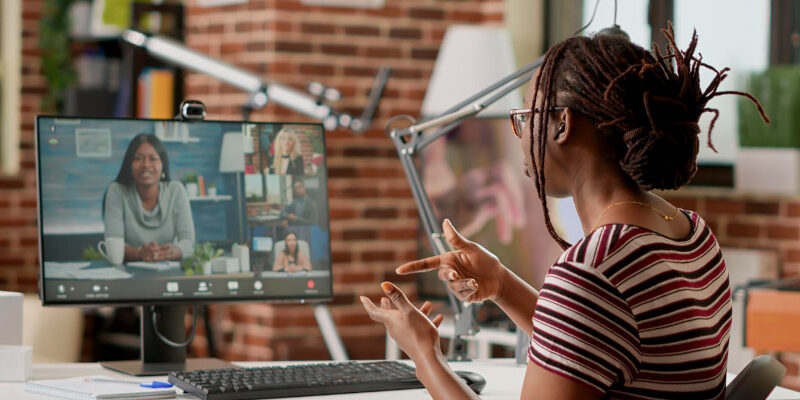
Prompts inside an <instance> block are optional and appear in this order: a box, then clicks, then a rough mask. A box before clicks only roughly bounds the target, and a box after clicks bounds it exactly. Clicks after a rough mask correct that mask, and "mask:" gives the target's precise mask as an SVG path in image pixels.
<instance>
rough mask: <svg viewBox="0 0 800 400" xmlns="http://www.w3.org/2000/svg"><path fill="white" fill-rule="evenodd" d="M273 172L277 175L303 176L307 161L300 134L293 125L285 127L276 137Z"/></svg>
mask: <svg viewBox="0 0 800 400" xmlns="http://www.w3.org/2000/svg"><path fill="white" fill-rule="evenodd" d="M274 153H275V154H274V156H273V159H272V172H273V173H274V174H275V175H292V176H302V175H304V174H305V163H304V162H303V155H302V153H301V151H300V136H299V134H298V132H297V131H296V130H295V129H294V128H292V127H285V128H283V129H281V130H280V132H278V136H277V137H275V147H274Z"/></svg>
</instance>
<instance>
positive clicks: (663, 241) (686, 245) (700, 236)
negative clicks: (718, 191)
mask: <svg viewBox="0 0 800 400" xmlns="http://www.w3.org/2000/svg"><path fill="white" fill-rule="evenodd" d="M680 212H681V214H683V215H684V216H685V218H687V219H688V220H689V222H690V224H691V230H690V232H689V234H688V235H687V236H686V237H683V238H670V237H667V236H664V235H662V234H659V233H658V232H654V231H652V230H650V229H647V228H643V227H641V226H637V225H631V224H608V225H603V226H601V227H599V228H597V229H596V230H594V231H593V232H592V233H590V234H588V235H587V236H585V237H584V238H583V239H581V240H579V241H578V242H576V243H575V244H574V245H572V246H571V247H569V248H568V249H567V250H565V251H564V252H563V253H562V254H561V256H560V257H559V260H558V262H573V263H581V264H585V265H590V266H594V267H596V268H601V267H602V266H603V265H604V264H618V263H619V262H620V261H624V260H626V259H628V258H629V256H630V257H634V256H636V257H640V256H641V255H642V253H646V252H650V251H661V250H665V249H666V250H665V251H680V252H687V251H689V252H691V251H692V249H694V248H696V247H697V246H699V245H702V243H705V242H706V241H707V240H716V238H715V237H714V235H713V233H712V232H711V230H710V229H709V226H708V225H707V224H706V222H705V221H704V220H703V218H701V217H700V215H699V214H697V213H696V212H695V211H692V210H683V209H680Z"/></svg>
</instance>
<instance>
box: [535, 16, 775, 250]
mask: <svg viewBox="0 0 800 400" xmlns="http://www.w3.org/2000/svg"><path fill="white" fill-rule="evenodd" d="M662 32H663V33H664V36H666V38H667V46H666V54H664V55H662V54H661V52H660V51H659V49H658V46H657V45H656V44H655V43H654V44H653V53H651V52H649V51H647V50H645V49H643V48H642V47H640V46H637V45H635V44H633V43H631V42H630V41H628V40H626V39H624V38H620V37H614V36H601V35H595V36H594V37H580V36H576V37H571V38H569V39H566V40H564V41H562V42H560V43H558V44H556V45H555V46H553V47H552V48H550V49H549V50H548V51H547V53H546V54H545V56H544V60H543V62H542V66H541V70H540V73H539V75H538V76H537V78H536V80H535V82H534V85H535V89H536V90H535V91H534V96H533V103H532V106H531V115H534V108H536V107H537V104H538V103H537V101H538V100H539V99H537V97H538V96H539V95H540V94H541V95H542V96H543V99H541V101H542V104H541V106H540V109H541V110H548V109H550V107H551V103H552V102H554V101H555V102H556V104H557V105H558V106H563V107H569V108H570V109H572V110H574V111H577V112H578V113H580V114H582V115H583V116H585V117H586V118H587V119H588V120H589V121H590V122H591V123H592V124H593V125H594V126H595V127H596V128H597V129H598V130H599V132H600V134H602V135H604V136H605V137H606V138H607V139H608V140H609V142H610V143H611V145H612V148H613V149H615V150H616V151H617V159H618V160H619V165H620V168H622V170H623V171H625V172H626V173H627V175H628V176H629V177H630V179H631V180H632V181H633V182H635V183H636V184H637V185H638V186H639V187H640V188H642V189H643V190H652V189H677V188H679V187H681V186H683V185H685V184H686V183H688V182H689V180H690V179H692V177H693V176H694V174H695V173H696V172H697V152H698V150H699V147H700V146H699V140H698V134H699V133H700V128H699V126H698V124H697V122H698V120H699V119H700V116H701V115H702V114H703V113H707V112H709V113H712V114H714V117H713V118H712V119H711V124H710V126H709V128H708V142H707V145H708V147H710V148H711V149H712V150H714V151H716V149H715V148H714V145H713V144H712V143H711V130H712V129H713V128H714V123H715V122H716V121H717V118H718V117H719V110H717V109H714V108H708V107H707V106H706V104H707V103H708V101H709V100H711V99H712V98H714V97H717V96H721V95H727V94H735V95H740V96H744V97H746V98H748V99H750V100H751V101H752V102H753V103H754V104H755V105H756V107H757V108H758V111H759V112H760V113H761V117H762V118H763V119H764V121H765V122H767V123H769V118H768V117H767V116H766V114H765V113H764V110H763V108H762V107H761V104H759V102H758V100H757V99H756V98H755V97H753V96H752V95H750V94H748V93H744V92H738V91H718V90H717V89H718V88H719V85H720V83H722V81H723V80H725V78H726V77H727V73H728V71H729V68H723V69H722V70H717V69H716V68H714V67H712V66H710V65H708V64H706V63H704V62H703V57H702V55H700V54H698V56H697V57H695V55H694V53H695V50H696V48H697V31H695V32H693V34H692V40H691V42H690V43H689V46H688V47H687V48H686V50H680V49H678V46H677V45H676V44H675V35H674V32H673V29H672V23H670V24H669V26H668V28H667V29H666V30H663V29H662ZM700 67H704V68H708V69H710V70H711V71H713V72H714V73H715V74H716V75H715V76H714V78H713V79H712V80H711V83H709V85H708V87H706V88H705V89H702V88H701V87H700ZM545 114H546V113H543V114H542V117H541V118H538V122H537V124H536V126H535V127H534V126H533V125H534V124H529V129H530V131H529V134H531V135H533V133H534V132H537V133H538V140H531V145H530V148H529V150H528V151H529V152H530V155H531V159H532V160H534V162H533V163H532V164H533V165H532V170H533V171H532V172H533V174H534V184H535V186H536V190H537V192H538V194H539V200H540V201H541V202H542V209H543V211H544V217H545V225H546V226H547V230H548V232H549V233H550V236H552V237H553V239H555V241H556V242H557V243H558V244H559V245H560V246H561V248H563V249H567V248H568V247H569V246H570V244H569V243H568V242H567V241H566V240H564V239H562V238H561V236H559V235H558V233H557V232H556V231H555V229H554V228H553V224H552V222H551V221H550V215H549V211H548V208H547V201H546V193H545V176H544V159H545V157H544V155H545V147H546V146H545V141H546V140H545V139H546V137H545V135H546V132H547V128H548V120H549V118H548V117H547V116H546V115H545ZM531 137H532V138H533V136H531ZM534 143H535V144H534ZM535 147H536V148H535ZM534 155H536V156H534ZM537 161H538V165H537Z"/></svg>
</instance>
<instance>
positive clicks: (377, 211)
mask: <svg viewBox="0 0 800 400" xmlns="http://www.w3.org/2000/svg"><path fill="white" fill-rule="evenodd" d="M364 218H381V219H394V218H397V210H396V209H394V208H367V209H366V210H364Z"/></svg>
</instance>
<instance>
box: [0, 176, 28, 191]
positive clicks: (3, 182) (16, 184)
mask: <svg viewBox="0 0 800 400" xmlns="http://www.w3.org/2000/svg"><path fill="white" fill-rule="evenodd" d="M23 187H25V181H24V180H23V179H20V178H0V189H21V188H23Z"/></svg>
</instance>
